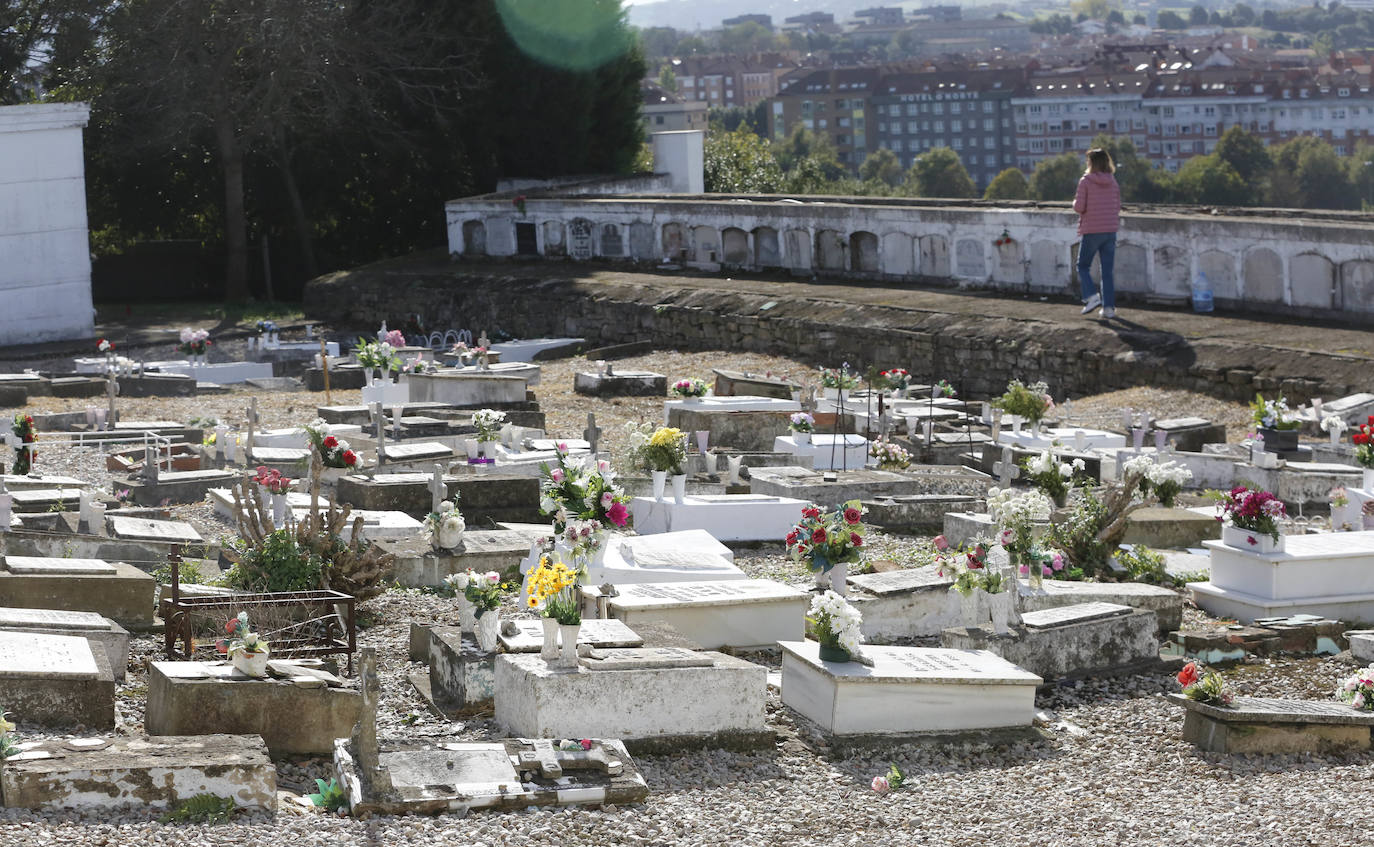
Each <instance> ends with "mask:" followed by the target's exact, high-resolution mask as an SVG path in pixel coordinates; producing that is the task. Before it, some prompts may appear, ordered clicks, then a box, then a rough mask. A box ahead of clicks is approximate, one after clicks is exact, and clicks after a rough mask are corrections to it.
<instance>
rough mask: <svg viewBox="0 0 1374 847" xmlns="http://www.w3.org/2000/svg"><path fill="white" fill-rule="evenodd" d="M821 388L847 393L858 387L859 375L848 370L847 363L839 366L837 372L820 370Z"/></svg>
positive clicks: (825, 369)
mask: <svg viewBox="0 0 1374 847" xmlns="http://www.w3.org/2000/svg"><path fill="white" fill-rule="evenodd" d="M821 387H822V388H832V389H835V390H837V391H849V390H850V389H854V388H858V387H859V375H858V374H856V373H854V372H853V371H851V370H850V369H849V363H848V362H844V363H843V364H841V365H840V367H839V369H838V370H837V369H834V368H821Z"/></svg>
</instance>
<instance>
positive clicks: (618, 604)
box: [582, 579, 811, 650]
mask: <svg viewBox="0 0 1374 847" xmlns="http://www.w3.org/2000/svg"><path fill="white" fill-rule="evenodd" d="M616 590H617V591H618V592H619V594H618V595H617V596H614V597H602V596H601V594H600V590H599V589H598V588H596V587H595V586H590V585H589V586H586V587H584V588H583V589H582V596H583V598H584V605H585V606H589V607H590V608H587V609H585V610H584V612H583V614H584V616H586V617H590V616H592V615H597V616H606V617H615V618H619V619H620V620H622V621H624V622H625V623H626V624H627V625H628V626H629V627H630V628H631V629H634V628H635V626H636V625H638V624H639V623H640V622H642V621H658V622H661V623H666V624H668V625H669V626H671V627H673V628H674V629H676V630H677V631H678V632H680V633H682V634H683V635H685V636H687V637H688V638H690V639H692V640H693V641H696V642H697V643H698V644H700V645H701V646H702V647H705V648H706V649H708V650H715V649H718V648H721V647H767V646H772V645H773V644H774V643H775V642H777V641H789V640H797V639H799V638H801V637H802V634H803V632H804V631H805V628H806V610H807V607H808V606H809V605H810V603H811V595H810V594H808V593H807V592H805V591H801V590H799V589H796V588H792V587H791V586H788V585H783V584H782V583H780V582H774V581H772V580H767V579H737V580H730V581H728V582H671V583H638V584H632V585H619V586H617V587H616Z"/></svg>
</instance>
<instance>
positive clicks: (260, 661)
mask: <svg viewBox="0 0 1374 847" xmlns="http://www.w3.org/2000/svg"><path fill="white" fill-rule="evenodd" d="M267 656H268V653H267V651H266V650H259V651H257V652H256V653H249V652H248V651H247V650H237V651H235V652H234V653H233V654H231V655H230V657H229V659H230V661H232V662H233V663H234V670H236V671H238V672H239V673H241V674H243V675H244V676H251V677H255V678H257V679H262V678H263V677H265V676H267Z"/></svg>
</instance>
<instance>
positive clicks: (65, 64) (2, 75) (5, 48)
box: [0, 0, 113, 106]
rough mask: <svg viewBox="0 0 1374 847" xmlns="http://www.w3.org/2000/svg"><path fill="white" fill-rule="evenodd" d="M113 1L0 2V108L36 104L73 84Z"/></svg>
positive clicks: (10, 0) (9, 0)
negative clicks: (48, 95)
mask: <svg viewBox="0 0 1374 847" xmlns="http://www.w3.org/2000/svg"><path fill="white" fill-rule="evenodd" d="M112 5H113V3H112V0H0V106H5V105H13V104H15V103H23V102H27V101H31V100H37V99H38V98H40V97H42V96H43V95H44V94H46V93H47V92H50V91H52V90H53V89H56V88H58V87H60V86H62V85H64V84H65V83H67V82H69V81H70V80H71V79H72V76H73V74H74V73H76V72H77V71H78V70H79V69H80V68H81V66H82V65H83V63H84V62H85V61H87V60H88V58H89V57H88V54H89V53H90V52H91V51H92V50H93V48H94V47H95V44H96V39H97V38H98V37H99V34H100V31H101V27H102V24H103V22H104V19H105V17H106V15H107V14H109V11H110V7H111V6H112Z"/></svg>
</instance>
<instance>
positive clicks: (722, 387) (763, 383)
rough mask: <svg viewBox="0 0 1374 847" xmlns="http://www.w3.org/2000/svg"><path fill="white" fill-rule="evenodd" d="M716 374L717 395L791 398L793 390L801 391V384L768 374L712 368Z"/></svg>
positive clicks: (715, 390)
mask: <svg viewBox="0 0 1374 847" xmlns="http://www.w3.org/2000/svg"><path fill="white" fill-rule="evenodd" d="M711 372H712V373H714V374H715V375H716V382H715V388H714V390H713V391H712V393H713V394H714V395H715V396H717V397H773V398H777V399H779V400H791V399H792V392H794V391H801V385H799V384H797V383H795V382H792V381H791V380H786V379H777V378H774V377H771V376H768V375H766V374H755V373H749V372H748V371H732V370H726V369H725V368H712V369H711Z"/></svg>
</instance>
